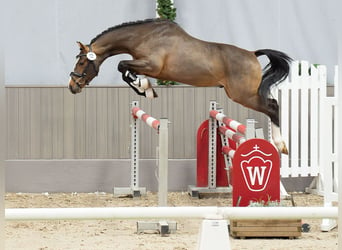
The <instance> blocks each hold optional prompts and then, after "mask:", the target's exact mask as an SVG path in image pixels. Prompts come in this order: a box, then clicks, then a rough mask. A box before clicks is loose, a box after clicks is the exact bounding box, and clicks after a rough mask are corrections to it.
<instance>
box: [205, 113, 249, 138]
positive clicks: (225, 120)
mask: <svg viewBox="0 0 342 250" xmlns="http://www.w3.org/2000/svg"><path fill="white" fill-rule="evenodd" d="M210 117H212V118H214V119H216V120H218V121H220V122H223V123H224V124H225V125H226V126H228V127H230V128H232V129H234V130H235V131H237V132H239V133H240V134H243V135H245V134H246V126H245V125H243V124H241V123H239V122H238V121H235V120H233V119H230V118H228V117H227V116H225V115H224V114H222V113H220V112H218V111H217V110H210Z"/></svg>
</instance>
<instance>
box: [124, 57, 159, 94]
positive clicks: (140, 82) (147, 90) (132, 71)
mask: <svg viewBox="0 0 342 250" xmlns="http://www.w3.org/2000/svg"><path fill="white" fill-rule="evenodd" d="M146 67H147V62H146V61H143V60H126V61H121V62H120V63H119V65H118V70H119V71H120V72H121V73H122V79H123V80H124V81H125V82H127V83H128V85H129V86H130V87H131V88H132V89H133V90H134V91H135V92H136V93H137V94H138V95H143V96H145V97H148V98H154V97H158V95H157V93H156V92H155V91H154V89H153V88H152V86H151V83H150V82H149V80H148V79H147V78H142V79H140V78H139V77H138V76H137V75H136V72H137V71H140V72H141V71H142V70H143V69H144V68H146Z"/></svg>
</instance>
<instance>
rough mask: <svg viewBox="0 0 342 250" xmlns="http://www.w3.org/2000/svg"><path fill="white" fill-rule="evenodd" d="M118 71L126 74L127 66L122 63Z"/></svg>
mask: <svg viewBox="0 0 342 250" xmlns="http://www.w3.org/2000/svg"><path fill="white" fill-rule="evenodd" d="M118 71H120V72H121V73H122V74H124V73H125V72H126V71H127V65H126V64H125V63H124V62H123V61H121V62H119V64H118Z"/></svg>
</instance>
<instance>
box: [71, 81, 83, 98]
mask: <svg viewBox="0 0 342 250" xmlns="http://www.w3.org/2000/svg"><path fill="white" fill-rule="evenodd" d="M68 88H69V90H70V92H71V93H73V94H78V93H80V92H81V91H82V88H81V87H80V86H79V85H78V84H76V83H75V81H74V80H73V79H71V78H70V81H69V85H68Z"/></svg>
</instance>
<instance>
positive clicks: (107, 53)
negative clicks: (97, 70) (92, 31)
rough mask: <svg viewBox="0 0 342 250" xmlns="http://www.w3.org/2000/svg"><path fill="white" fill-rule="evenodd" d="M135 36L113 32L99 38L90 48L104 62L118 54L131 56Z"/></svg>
mask: <svg viewBox="0 0 342 250" xmlns="http://www.w3.org/2000/svg"><path fill="white" fill-rule="evenodd" d="M134 36H136V34H134V33H133V34H132V33H131V32H123V31H120V30H114V31H112V32H109V33H107V34H104V35H103V36H102V37H99V38H98V39H97V40H96V41H95V42H94V43H93V44H92V46H93V47H94V50H95V51H98V53H99V54H100V55H102V57H103V58H104V59H103V60H105V59H106V58H108V57H111V56H115V55H118V54H124V53H127V54H132V53H133V50H134V47H135V45H134V43H135V40H136V39H135V38H134Z"/></svg>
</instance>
